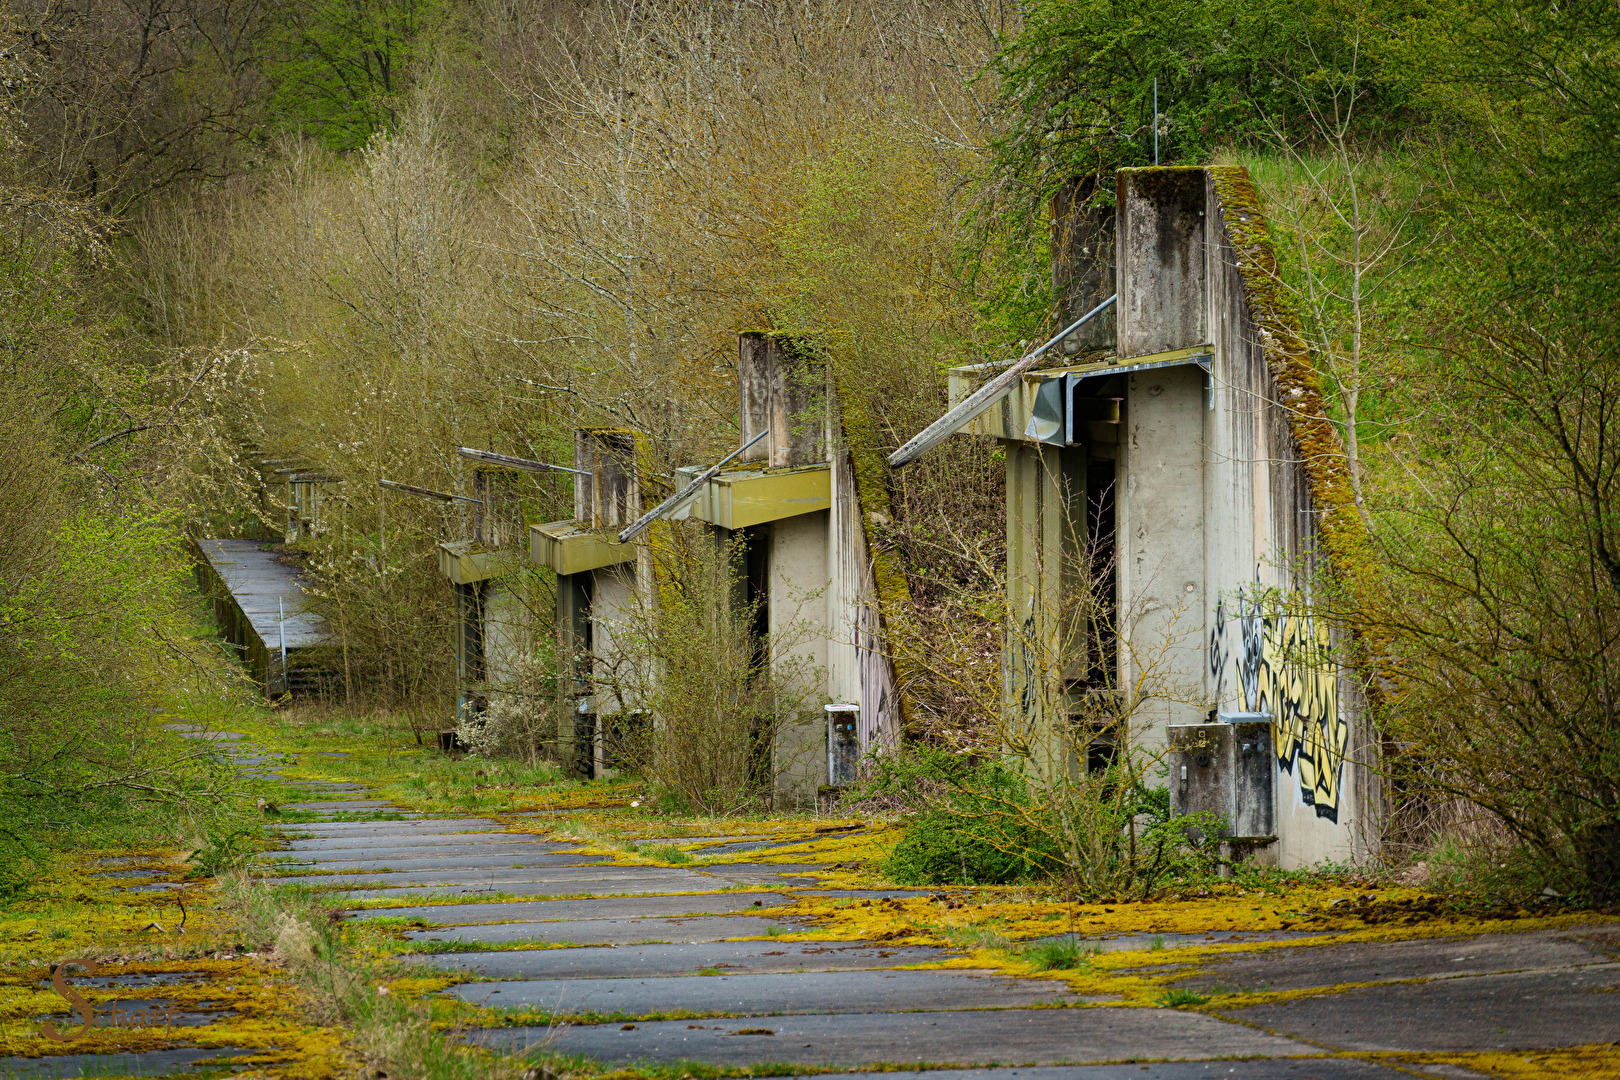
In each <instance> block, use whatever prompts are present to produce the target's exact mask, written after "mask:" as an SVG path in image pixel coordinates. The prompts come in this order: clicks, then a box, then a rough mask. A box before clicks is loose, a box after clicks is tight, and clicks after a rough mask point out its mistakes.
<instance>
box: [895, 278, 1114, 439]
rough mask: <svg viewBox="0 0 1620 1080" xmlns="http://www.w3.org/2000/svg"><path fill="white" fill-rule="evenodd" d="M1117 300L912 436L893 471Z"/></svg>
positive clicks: (1011, 384) (983, 405)
mask: <svg viewBox="0 0 1620 1080" xmlns="http://www.w3.org/2000/svg"><path fill="white" fill-rule="evenodd" d="M1118 299H1119V294H1118V293H1115V294H1114V295H1113V296H1110V297H1109V298H1108V299H1106V300H1104V301H1103V302H1102V303H1100V304H1098V305H1097V306H1096V307H1094V308H1092V309H1091V310H1090V311H1088V312H1086V313H1085V314H1084V315H1082V316H1080V318H1078V319H1076V320H1075V321H1074V322H1073V323H1072V324H1071V325H1069V326H1066V327H1064V328H1063V329H1062V330H1060V331H1058V333H1057V334H1056V335H1055V336H1054V337H1053V338H1052V339H1051V340H1050V341H1048V342H1047V343H1046V344H1045V345H1042V346H1041V347H1040V348H1038V349H1036V350H1035V351H1034V352H1032V353H1030V354H1029V355H1028V356H1025V357H1024V358H1023V359H1022V360H1019V361H1018V362H1017V363H1015V364H1014V365H1013V366H1012V367H1010V368H1008V369H1007V370H1006V371H1003V372H1002V373H1001V374H1000V375H997V376H996V377H995V378H993V379H991V380H990V381H989V382H987V383H985V384H984V385H983V386H981V387H979V388H978V389H977V390H975V391H973V393H972V394H970V395H969V396H968V397H967V399H966V400H964V401H962V402H961V403H960V404H958V405H957V406H956V407H955V408H954V409H952V410H951V411H950V412H948V413H946V414H945V415H944V416H942V417H940V418H939V419H938V420H935V421H934V422H933V423H932V424H929V425H928V426H927V427H925V428H923V429H922V430H921V431H919V432H917V434H916V435H914V436H912V437H911V439H910V441H909V442H907V443H906V444H905V445H904V446H902V447H901V448H900V449H898V450H896V451H895V452H894V453H893V454H891V455H889V467H890V468H892V469H898V468H900V467H901V466H902V465H909V464H911V463H912V462H913V461H916V460H917V459H918V458H920V457H922V456H923V455H924V454H926V453H927V452H928V451H930V450H932V449H933V448H934V447H936V446H938V445H939V444H940V443H942V442H944V441H945V439H946V438H947V437H948V436H950V435H952V434H954V433H956V432H957V431H960V430H961V429H962V428H963V427H964V426H966V425H967V422H968V421H969V420H972V419H973V418H974V417H975V416H978V415H979V414H980V413H982V412H984V410H986V409H988V408H989V407H990V406H992V405H994V404H995V403H996V402H998V401H1000V400H1001V399H1002V397H1003V396H1005V395H1006V393H1007V392H1008V391H1009V390H1011V389H1012V388H1013V387H1014V386H1016V385H1017V384H1018V380H1019V379H1020V378H1021V377H1022V376H1023V374H1024V372H1026V371H1029V370H1030V369H1031V368H1033V367H1034V366H1035V365H1036V364H1037V363H1038V362H1039V361H1040V359H1041V357H1043V356H1045V355H1046V351H1047V350H1048V349H1050V348H1051V347H1052V346H1054V345H1056V344H1057V343H1058V342H1060V341H1062V340H1063V339H1064V338H1066V337H1068V336H1069V335H1070V334H1072V333H1074V332H1075V331H1076V330H1078V329H1080V328H1081V327H1082V326H1084V325H1086V323H1088V322H1090V321H1091V320H1092V319H1095V318H1096V317H1097V316H1098V315H1101V314H1102V313H1103V312H1105V311H1107V310H1108V308H1109V307H1110V306H1111V305H1112V304H1113V303H1114V301H1115V300H1118Z"/></svg>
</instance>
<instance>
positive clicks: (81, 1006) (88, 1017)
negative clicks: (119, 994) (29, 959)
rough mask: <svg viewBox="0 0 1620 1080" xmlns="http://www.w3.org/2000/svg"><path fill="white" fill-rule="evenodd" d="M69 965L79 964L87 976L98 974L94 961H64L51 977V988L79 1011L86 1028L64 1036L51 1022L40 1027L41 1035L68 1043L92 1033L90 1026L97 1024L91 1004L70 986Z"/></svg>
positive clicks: (46, 1022)
mask: <svg viewBox="0 0 1620 1080" xmlns="http://www.w3.org/2000/svg"><path fill="white" fill-rule="evenodd" d="M69 964H78V965H79V966H80V967H82V968H84V972H85V974H86V975H94V974H95V973H96V962H95V961H94V960H64V961H62V962H61V963H60V964H58V965H56V974H54V975H52V976H51V986H52V987H53V988H54V989H55V990H56V992H57V993H58V994H60V995H62V997H64V998H66V999H67V1003H68V1004H69V1005H72V1006H73V1007H74V1008H75V1009H78V1010H79V1015H80V1016H82V1017H84V1026H83V1027H82V1028H80V1029H79V1030H78V1031H75V1032H72V1033H71V1034H68V1035H63V1034H62V1033H61V1032H60V1031H57V1030H56V1025H55V1024H53V1023H51V1022H50V1021H49V1020H47V1021H45V1022H44V1023H43V1024H41V1025H40V1026H39V1033H40V1034H41V1035H43V1036H45V1037H46V1038H47V1039H55V1040H56V1041H57V1042H68V1041H69V1040H72V1039H77V1038H79V1037H80V1036H81V1035H85V1034H87V1033H88V1032H89V1031H90V1025H91V1024H92V1023H94V1022H95V1015H94V1014H93V1013H92V1012H91V1011H90V1003H89V1002H88V1001H86V1000H84V998H83V997H81V996H80V995H79V992H78V991H77V990H75V989H74V988H73V987H71V986H69V985H68V981H67V969H68V965H69Z"/></svg>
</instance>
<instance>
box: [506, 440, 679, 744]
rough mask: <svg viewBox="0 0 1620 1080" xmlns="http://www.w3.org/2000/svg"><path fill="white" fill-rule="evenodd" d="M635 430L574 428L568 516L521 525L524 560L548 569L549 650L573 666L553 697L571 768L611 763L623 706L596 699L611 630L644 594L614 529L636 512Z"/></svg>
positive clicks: (639, 561)
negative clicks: (558, 700) (551, 590)
mask: <svg viewBox="0 0 1620 1080" xmlns="http://www.w3.org/2000/svg"><path fill="white" fill-rule="evenodd" d="M641 503H642V499H641V478H640V474H639V473H638V471H637V462H636V439H635V433H634V432H631V431H628V430H624V429H620V428H580V429H578V430H576V431H575V432H574V516H573V517H572V518H570V519H568V520H566V521H553V522H548V523H545V524H541V525H534V526H531V527H530V529H529V557H530V559H531V560H533V562H534V563H536V564H538V565H540V566H544V567H548V568H549V569H550V570H551V571H552V572H553V573H555V574H556V575H557V584H556V612H555V622H554V624H553V626H552V632H553V634H554V640H555V641H556V642H557V648H558V655H559V656H561V657H563V658H565V662H567V663H570V664H572V665H573V671H574V678H573V684H572V687H571V688H570V689H568V691H567V693H566V695H565V696H566V698H567V699H568V700H566V701H565V702H563V703H562V707H561V710H560V717H559V721H558V731H557V754H558V756H559V758H560V759H561V760H562V761H563V762H564V764H565V765H567V766H568V767H569V768H570V769H571V770H572V771H573V772H575V773H577V774H579V775H583V776H606V775H608V774H609V773H610V772H611V771H612V770H613V769H614V768H615V767H616V766H617V764H618V762H617V761H616V760H615V755H614V745H613V743H614V740H613V738H612V734H613V733H612V730H611V725H612V724H614V723H624V722H626V718H627V714H628V713H629V712H630V711H631V709H632V706H630V705H627V704H626V703H624V702H620V701H616V700H607V699H605V698H604V699H600V700H599V698H598V695H597V687H598V684H599V682H601V681H602V676H603V675H604V674H605V672H604V671H603V670H602V665H603V664H604V663H606V662H607V658H609V657H611V656H612V654H613V652H614V641H613V636H614V629H615V627H616V626H620V625H622V623H623V620H624V618H625V616H626V614H627V613H628V611H629V609H630V608H631V607H632V606H633V605H634V604H635V602H636V598H637V595H638V591H639V592H640V593H641V594H643V595H644V593H645V584H646V582H647V580H648V578H649V576H650V567H649V565H648V564H647V562H646V559H645V558H644V557H642V556H641V553H638V551H637V549H636V546H635V545H633V544H621V543H619V541H618V540H617V539H616V538H615V537H614V533H615V532H616V531H617V530H619V529H622V528H624V527H625V526H626V525H629V524H630V523H631V522H632V521H634V520H635V519H636V517H637V516H638V515H640V513H641Z"/></svg>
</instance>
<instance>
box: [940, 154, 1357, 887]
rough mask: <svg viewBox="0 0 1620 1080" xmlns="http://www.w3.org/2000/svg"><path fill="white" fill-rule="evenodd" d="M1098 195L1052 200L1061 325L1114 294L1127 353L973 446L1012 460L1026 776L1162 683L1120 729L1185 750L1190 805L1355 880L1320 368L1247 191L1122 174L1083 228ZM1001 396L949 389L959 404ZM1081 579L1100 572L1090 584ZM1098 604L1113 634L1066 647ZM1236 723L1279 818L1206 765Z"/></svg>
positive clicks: (1177, 771)
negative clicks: (1090, 597) (1214, 811)
mask: <svg viewBox="0 0 1620 1080" xmlns="http://www.w3.org/2000/svg"><path fill="white" fill-rule="evenodd" d="M1084 190H1085V188H1084V185H1077V186H1076V188H1075V189H1073V190H1071V191H1070V192H1069V193H1068V194H1067V196H1066V197H1065V198H1063V199H1060V200H1059V202H1058V209H1059V220H1058V222H1057V231H1056V234H1055V245H1054V247H1055V251H1056V253H1057V254H1056V258H1055V261H1054V267H1055V274H1056V275H1057V277H1058V280H1057V282H1056V285H1057V292H1058V295H1059V296H1060V297H1063V298H1064V304H1065V308H1066V309H1065V311H1064V312H1063V313H1062V314H1063V315H1066V316H1068V315H1072V314H1073V313H1075V312H1080V311H1086V310H1088V309H1090V308H1092V307H1093V306H1095V305H1101V304H1105V303H1106V301H1107V300H1108V298H1109V296H1110V295H1111V294H1113V295H1117V298H1118V299H1117V302H1116V303H1115V304H1114V305H1113V310H1112V311H1111V312H1110V313H1109V314H1110V316H1111V320H1112V322H1113V326H1112V327H1111V329H1112V333H1108V332H1107V329H1109V328H1107V327H1106V326H1103V323H1104V320H1101V319H1099V320H1094V321H1093V322H1092V323H1090V324H1088V325H1087V326H1086V327H1085V328H1084V332H1082V333H1077V334H1075V335H1074V336H1073V338H1072V340H1070V341H1068V342H1066V343H1065V348H1064V350H1063V351H1064V352H1065V353H1067V354H1068V356H1067V357H1066V359H1065V360H1060V361H1059V362H1058V366H1054V367H1050V368H1046V369H1042V370H1034V371H1030V372H1028V373H1027V374H1024V375H1023V376H1022V377H1021V378H1020V379H1019V380H1018V381H1017V383H1016V384H1015V385H1014V386H1013V387H1012V389H1011V391H1010V392H1009V393H1007V394H1006V395H1005V396H1004V397H1002V398H1001V399H1000V401H999V402H998V403H996V404H995V405H994V406H993V407H991V408H990V409H989V410H988V411H986V412H983V413H980V414H979V415H978V416H977V417H976V418H974V419H972V420H971V421H970V422H969V423H967V424H966V425H965V426H963V427H961V428H960V429H959V430H961V431H964V432H967V433H973V434H980V435H990V436H994V437H996V438H997V439H1000V440H1002V445H1003V446H1004V447H1005V450H1006V456H1007V510H1008V513H1007V530H1008V531H1007V550H1008V555H1007V571H1008V594H1009V595H1008V607H1009V612H1010V618H1009V627H1008V631H1007V638H1006V652H1005V657H1004V665H1005V672H1006V677H1005V685H1006V687H1007V701H1006V703H1005V708H1006V710H1007V712H1008V714H1009V716H1010V717H1012V718H1013V719H1012V721H1011V722H1013V723H1018V724H1023V725H1026V726H1027V727H1028V728H1030V729H1034V730H1044V731H1047V732H1049V733H1050V735H1049V737H1048V744H1049V745H1050V746H1051V747H1052V751H1051V753H1050V754H1048V755H1046V760H1044V761H1036V762H1034V763H1033V765H1034V767H1037V768H1073V767H1079V766H1078V761H1077V760H1075V758H1076V755H1075V754H1074V753H1073V752H1072V751H1071V750H1069V749H1066V748H1062V747H1061V744H1062V743H1063V742H1064V737H1063V734H1060V733H1069V732H1071V731H1072V727H1073V725H1076V724H1092V725H1097V717H1100V716H1106V715H1107V714H1108V706H1107V704H1106V703H1105V702H1104V703H1102V704H1099V703H1100V702H1102V698H1103V697H1106V696H1112V698H1113V699H1115V700H1119V699H1121V695H1126V696H1128V694H1127V691H1129V690H1130V689H1131V688H1133V687H1139V686H1140V685H1141V680H1142V678H1143V677H1144V672H1145V670H1146V668H1147V666H1148V664H1149V663H1150V662H1151V663H1152V664H1153V665H1155V666H1156V667H1155V671H1154V673H1153V676H1152V677H1153V678H1154V679H1155V680H1157V681H1158V683H1160V684H1162V685H1161V686H1159V687H1158V689H1157V690H1155V691H1154V692H1153V693H1151V694H1149V695H1148V698H1149V699H1148V700H1147V701H1145V703H1143V704H1142V705H1141V707H1140V709H1138V710H1137V711H1136V712H1135V714H1134V715H1132V716H1131V717H1129V718H1128V722H1129V723H1130V724H1131V727H1132V730H1133V735H1134V736H1135V738H1136V739H1137V740H1138V741H1140V742H1141V743H1142V744H1143V745H1145V746H1148V747H1150V748H1168V757H1167V759H1166V760H1167V762H1168V763H1169V764H1170V766H1171V771H1172V776H1171V795H1172V799H1173V800H1174V801H1175V803H1176V804H1177V805H1178V806H1181V807H1183V808H1184V809H1198V808H1205V807H1209V808H1213V807H1216V806H1222V807H1227V806H1231V807H1233V808H1234V810H1233V813H1232V815H1230V816H1232V817H1233V818H1241V819H1242V821H1243V822H1244V828H1245V832H1246V834H1247V835H1245V836H1244V837H1241V838H1240V839H1244V840H1246V841H1248V842H1250V843H1251V844H1252V845H1253V846H1255V847H1256V848H1258V849H1259V856H1258V857H1260V858H1263V859H1266V860H1268V861H1275V862H1277V863H1279V864H1281V865H1283V866H1301V865H1306V864H1310V863H1314V862H1318V861H1321V860H1323V859H1341V860H1343V859H1353V858H1357V857H1359V856H1361V855H1363V854H1365V853H1366V851H1367V849H1368V847H1369V846H1370V845H1371V844H1372V843H1374V840H1373V839H1372V837H1373V836H1375V834H1376V821H1377V817H1378V810H1377V804H1378V800H1379V797H1380V793H1379V790H1378V787H1377V784H1376V782H1375V776H1374V773H1373V771H1372V770H1371V769H1370V768H1369V767H1368V763H1369V762H1370V761H1371V760H1372V754H1373V741H1372V734H1371V732H1370V731H1369V730H1368V727H1367V725H1366V723H1365V721H1364V719H1363V717H1362V715H1361V710H1360V709H1359V703H1360V699H1359V695H1358V688H1357V683H1356V682H1355V679H1354V676H1353V673H1352V672H1351V671H1349V670H1348V669H1347V668H1345V667H1344V666H1343V665H1342V664H1340V663H1339V661H1338V659H1337V649H1336V648H1335V643H1334V642H1332V641H1331V640H1330V639H1329V637H1328V635H1327V633H1326V632H1325V631H1324V630H1322V629H1321V628H1319V627H1317V626H1314V625H1313V624H1312V621H1311V620H1310V618H1309V616H1308V614H1307V612H1308V606H1309V599H1310V594H1311V587H1312V581H1313V577H1314V575H1315V574H1317V573H1319V572H1321V571H1323V570H1325V569H1327V568H1328V553H1329V546H1328V545H1326V544H1325V543H1324V538H1325V537H1327V536H1328V535H1329V534H1330V533H1331V531H1332V530H1333V529H1334V528H1342V527H1343V526H1342V525H1341V522H1343V520H1344V515H1345V514H1346V513H1349V514H1351V515H1353V514H1354V510H1353V508H1350V507H1347V506H1346V504H1345V501H1344V495H1343V484H1342V468H1343V464H1342V454H1341V453H1340V452H1339V450H1338V447H1337V442H1336V440H1335V439H1334V436H1333V433H1332V430H1331V427H1330V426H1329V425H1328V423H1327V420H1326V417H1325V413H1324V411H1323V406H1322V401H1321V395H1320V391H1319V390H1318V388H1317V386H1316V384H1315V377H1314V374H1312V373H1311V372H1310V369H1309V361H1308V358H1307V357H1305V356H1303V355H1301V354H1300V353H1302V346H1301V349H1300V353H1296V354H1292V355H1290V354H1289V352H1288V351H1287V349H1285V348H1284V347H1283V346H1284V345H1286V344H1287V341H1286V338H1287V336H1288V334H1289V332H1290V327H1291V326H1292V323H1291V321H1290V320H1289V318H1288V316H1287V315H1286V311H1284V310H1283V309H1281V308H1280V306H1279V305H1278V304H1276V303H1275V302H1274V301H1273V300H1272V296H1273V294H1274V291H1275V290H1276V289H1277V288H1278V287H1279V286H1278V282H1277V278H1276V268H1275V261H1274V258H1273V257H1272V256H1271V254H1270V250H1269V247H1268V246H1267V244H1268V242H1267V241H1266V240H1265V232H1264V219H1263V218H1262V217H1261V215H1260V212H1259V209H1258V204H1257V201H1256V200H1255V198H1254V194H1253V189H1252V186H1251V185H1250V183H1249V180H1248V177H1247V174H1246V173H1244V172H1243V170H1241V169H1203V168H1175V169H1124V170H1120V172H1119V174H1118V181H1117V186H1116V206H1115V207H1109V208H1087V206H1086V204H1085V201H1084V199H1083V198H1082V197H1081V195H1082V194H1083V191H1084ZM1099 326H1102V327H1103V328H1102V329H1099ZM1293 340H1294V341H1296V342H1297V333H1296V334H1294V338H1293ZM987 374H990V372H989V371H987V370H986V369H985V368H983V367H977V368H958V369H955V370H953V371H952V372H951V394H952V400H953V403H956V402H960V401H962V400H964V399H965V398H967V396H968V395H969V394H970V393H971V392H972V391H974V390H975V389H976V388H977V387H978V386H979V385H981V384H982V383H983V382H984V380H985V378H986V376H987ZM1302 447H1309V452H1308V453H1307V451H1306V450H1305V449H1302ZM1336 470H1337V471H1336ZM1076 566H1087V567H1090V568H1091V569H1092V570H1093V571H1094V573H1095V576H1094V577H1093V578H1092V579H1091V580H1090V581H1089V582H1088V583H1087V584H1086V585H1084V586H1079V585H1077V584H1076V582H1075V580H1074V571H1073V568H1074V567H1076ZM1081 576H1084V573H1083V572H1082V575H1081ZM1081 587H1084V588H1088V589H1092V590H1094V594H1095V595H1096V596H1097V597H1099V598H1100V600H1099V601H1098V605H1095V606H1093V608H1092V611H1093V613H1095V612H1096V611H1097V610H1099V607H1100V608H1101V609H1103V612H1104V615H1105V618H1102V619H1101V620H1099V623H1098V626H1097V627H1096V628H1094V629H1093V630H1092V631H1091V632H1089V633H1083V634H1079V635H1077V638H1078V640H1077V642H1076V643H1075V645H1074V646H1073V647H1070V646H1069V645H1068V644H1067V643H1066V639H1065V638H1064V631H1063V629H1062V625H1061V624H1062V622H1063V618H1062V613H1063V612H1065V611H1067V610H1069V608H1070V607H1071V606H1072V603H1073V599H1074V593H1075V591H1076V590H1077V589H1078V588H1081ZM1150 655H1151V661H1150V660H1149V656H1150ZM1223 719H1228V720H1233V721H1235V722H1243V723H1248V724H1253V723H1254V722H1256V721H1257V720H1258V721H1261V722H1264V723H1267V724H1269V725H1270V731H1271V733H1272V734H1271V737H1270V738H1269V739H1255V738H1247V739H1243V738H1240V739H1238V740H1237V742H1236V743H1235V744H1234V745H1235V746H1238V747H1241V749H1240V750H1239V751H1237V752H1238V753H1240V754H1247V755H1253V754H1254V753H1256V752H1257V751H1256V748H1257V747H1258V746H1261V745H1263V746H1264V748H1265V753H1266V754H1267V755H1268V756H1269V759H1270V760H1271V762H1272V766H1271V769H1270V770H1269V774H1270V775H1269V779H1270V781H1271V782H1272V783H1274V784H1275V785H1276V787H1275V790H1274V792H1267V793H1266V794H1267V795H1268V796H1273V795H1274V797H1272V798H1269V800H1268V801H1269V802H1270V804H1271V806H1273V807H1274V808H1275V809H1274V812H1273V813H1270V814H1258V813H1249V812H1247V811H1248V810H1249V809H1251V808H1249V807H1247V806H1237V805H1236V804H1235V802H1234V799H1236V798H1237V794H1236V790H1237V789H1235V788H1234V785H1238V784H1239V781H1240V778H1241V780H1242V783H1243V785H1244V790H1252V777H1250V776H1249V775H1248V773H1247V772H1246V771H1245V770H1242V769H1235V768H1230V767H1222V765H1221V763H1222V762H1223V761H1226V760H1227V758H1226V757H1225V756H1223V755H1224V754H1225V751H1224V749H1223V750H1221V752H1219V753H1212V752H1210V751H1209V748H1207V747H1205V746H1204V744H1205V743H1210V745H1211V746H1214V744H1215V742H1219V743H1220V747H1223V748H1224V747H1225V742H1226V741H1225V740H1215V741H1213V742H1212V740H1211V739H1205V738H1199V737H1198V734H1197V733H1196V732H1191V731H1188V730H1186V729H1188V728H1190V727H1196V726H1201V725H1203V724H1205V723H1206V722H1216V723H1219V722H1220V721H1221V720H1223ZM1178 732H1179V734H1177V733H1178ZM1117 734H1118V733H1117V732H1114V731H1108V730H1105V729H1104V727H1102V726H1099V727H1097V728H1096V730H1094V731H1093V732H1092V735H1093V736H1094V739H1095V741H1093V742H1092V744H1091V746H1092V753H1091V754H1090V755H1081V756H1089V758H1090V760H1091V764H1093V765H1095V764H1096V763H1097V761H1098V759H1099V758H1101V759H1106V756H1107V752H1108V751H1107V743H1108V742H1109V741H1110V740H1112V739H1113V738H1115V737H1117ZM1081 741H1082V742H1083V741H1084V737H1082V740H1081ZM1037 756H1039V755H1037ZM1183 769H1185V770H1186V781H1185V783H1183V781H1182V770H1183ZM1262 817H1264V818H1267V819H1269V820H1261V819H1262ZM1268 825H1269V827H1268Z"/></svg>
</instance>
